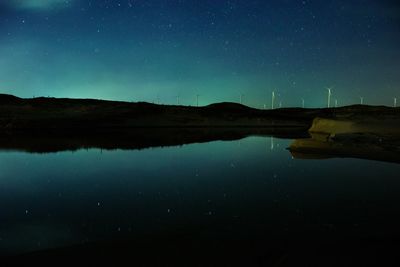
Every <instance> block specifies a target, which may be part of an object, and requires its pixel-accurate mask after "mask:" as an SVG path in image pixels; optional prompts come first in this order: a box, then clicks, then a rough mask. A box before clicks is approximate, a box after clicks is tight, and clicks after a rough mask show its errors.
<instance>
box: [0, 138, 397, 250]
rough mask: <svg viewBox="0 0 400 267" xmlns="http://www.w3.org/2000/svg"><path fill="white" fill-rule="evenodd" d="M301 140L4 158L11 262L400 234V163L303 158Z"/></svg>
mask: <svg viewBox="0 0 400 267" xmlns="http://www.w3.org/2000/svg"><path fill="white" fill-rule="evenodd" d="M291 142H292V140H288V139H279V138H273V137H247V138H244V139H241V140H234V141H213V142H207V143H194V144H186V145H182V146H171V147H158V148H147V149H141V150H121V149H115V150H103V149H87V150H86V149H81V150H77V151H61V152H57V153H26V152H21V151H2V152H0V216H1V220H0V251H1V254H2V255H18V254H22V253H26V252H33V251H40V250H46V249H51V248H60V247H67V246H73V245H79V244H91V243H96V242H109V241H112V242H114V241H115V240H136V241H137V240H148V239H149V238H153V239H157V238H159V237H163V238H164V239H166V240H167V241H168V240H169V238H171V237H176V236H184V237H185V240H191V242H192V243H193V242H197V241H199V240H200V241H199V242H202V243H207V244H210V242H211V243H213V242H219V241H220V240H233V241H235V240H247V241H249V240H250V241H254V240H261V241H264V240H276V241H277V242H278V241H279V240H303V239H305V238H306V239H312V240H322V239H323V240H339V239H351V240H366V239H368V240H369V239H373V240H387V239H391V238H395V237H399V234H400V228H399V227H398V226H399V224H400V219H399V218H400V216H399V215H400V209H399V208H398V207H399V205H400V194H399V192H400V179H399V178H400V175H399V173H400V165H399V164H396V163H386V162H379V161H371V160H362V159H349V158H347V159H344V158H332V159H311V160H301V159H295V158H293V157H292V155H291V153H290V152H289V151H288V150H287V148H288V147H289V145H290V143H291ZM171 240H172V239H171ZM171 242H172V241H171Z"/></svg>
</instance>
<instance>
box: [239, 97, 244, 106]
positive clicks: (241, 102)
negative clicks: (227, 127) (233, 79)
mask: <svg viewBox="0 0 400 267" xmlns="http://www.w3.org/2000/svg"><path fill="white" fill-rule="evenodd" d="M243 97H244V94H240V104H242V105H243Z"/></svg>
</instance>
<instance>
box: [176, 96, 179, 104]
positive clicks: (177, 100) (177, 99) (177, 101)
mask: <svg viewBox="0 0 400 267" xmlns="http://www.w3.org/2000/svg"><path fill="white" fill-rule="evenodd" d="M176 104H177V105H178V106H179V95H178V96H176Z"/></svg>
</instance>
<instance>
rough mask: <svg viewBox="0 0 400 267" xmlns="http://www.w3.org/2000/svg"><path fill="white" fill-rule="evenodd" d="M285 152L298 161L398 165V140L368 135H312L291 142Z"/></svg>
mask: <svg viewBox="0 0 400 267" xmlns="http://www.w3.org/2000/svg"><path fill="white" fill-rule="evenodd" d="M289 150H290V152H291V153H292V155H293V157H294V158H298V159H326V158H359V159H368V160H377V161H386V162H394V163H400V140H399V139H397V138H382V137H380V136H377V135H370V134H339V135H335V136H334V137H329V136H328V135H318V134H312V138H308V139H297V140H294V141H293V143H292V144H291V145H290V147H289Z"/></svg>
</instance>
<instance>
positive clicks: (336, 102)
mask: <svg viewBox="0 0 400 267" xmlns="http://www.w3.org/2000/svg"><path fill="white" fill-rule="evenodd" d="M337 107H338V101H337V99H335V108H337Z"/></svg>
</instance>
